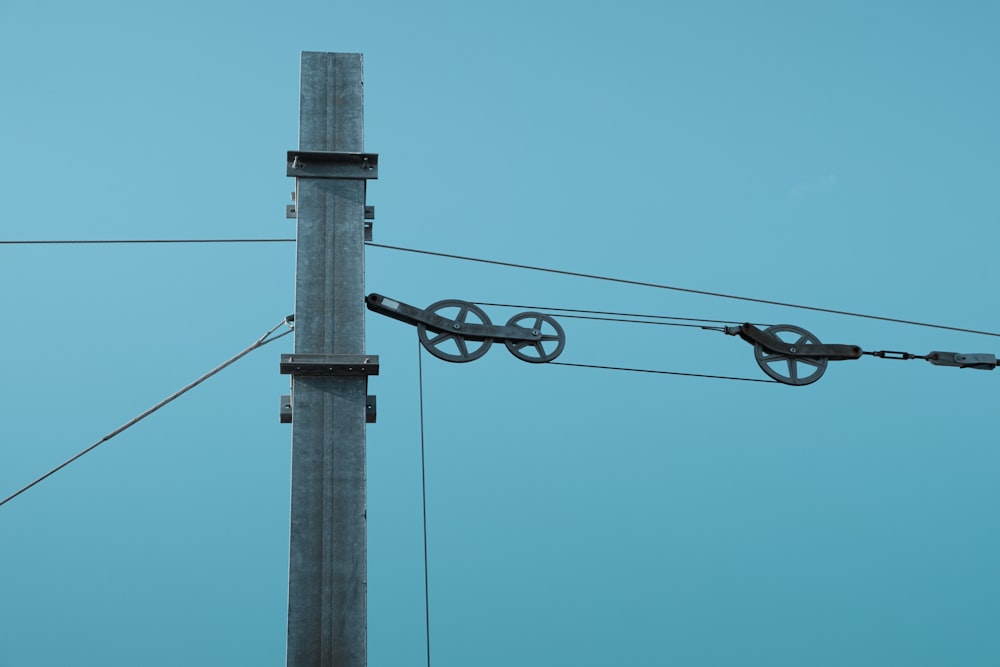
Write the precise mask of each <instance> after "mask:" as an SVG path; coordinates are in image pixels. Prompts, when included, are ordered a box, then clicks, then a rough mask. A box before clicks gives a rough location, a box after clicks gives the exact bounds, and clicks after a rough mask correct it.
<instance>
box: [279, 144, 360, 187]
mask: <svg viewBox="0 0 1000 667" xmlns="http://www.w3.org/2000/svg"><path fill="white" fill-rule="evenodd" d="M286 175H288V176H294V177H295V178H350V179H362V180H370V179H375V178H378V153H341V152H333V151H288V169H287V172H286Z"/></svg>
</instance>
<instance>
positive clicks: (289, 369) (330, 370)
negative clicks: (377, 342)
mask: <svg viewBox="0 0 1000 667" xmlns="http://www.w3.org/2000/svg"><path fill="white" fill-rule="evenodd" d="M281 374H282V375H299V376H305V375H309V376H319V377H324V376H325V377H333V376H368V375H378V355H363V354H283V355H281Z"/></svg>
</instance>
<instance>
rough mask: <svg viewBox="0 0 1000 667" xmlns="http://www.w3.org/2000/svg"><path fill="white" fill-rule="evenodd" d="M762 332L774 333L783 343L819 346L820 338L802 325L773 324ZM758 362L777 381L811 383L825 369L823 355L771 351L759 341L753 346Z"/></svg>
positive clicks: (800, 383) (820, 375)
mask: <svg viewBox="0 0 1000 667" xmlns="http://www.w3.org/2000/svg"><path fill="white" fill-rule="evenodd" d="M764 334H765V335H770V336H774V337H775V338H777V339H778V340H780V341H781V342H783V343H786V344H788V345H791V346H793V347H794V346H796V345H819V344H820V342H819V339H818V338H816V336H814V335H813V334H811V333H809V332H808V331H806V330H805V329H803V328H801V327H796V326H793V325H791V324H776V325H774V326H773V327H768V328H767V329H764ZM753 353H754V356H755V357H756V358H757V365H758V366H760V368H761V370H763V371H764V372H765V373H767V374H768V375H770V376H771V377H772V378H774V379H775V380H777V381H778V382H782V383H784V384H791V385H795V386H802V385H806V384H812V383H813V382H815V381H816V380H818V379H820V378H821V377H822V376H823V373H825V372H826V363H827V358H826V357H793V356H789V355H787V354H780V353H777V352H771V351H769V350H767V349H765V348H764V346H762V345H761V344H760V343H755V344H754V347H753Z"/></svg>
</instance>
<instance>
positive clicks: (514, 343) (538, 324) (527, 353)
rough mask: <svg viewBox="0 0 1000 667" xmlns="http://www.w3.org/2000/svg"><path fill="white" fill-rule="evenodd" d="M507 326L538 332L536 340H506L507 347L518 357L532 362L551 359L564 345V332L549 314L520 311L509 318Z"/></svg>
mask: <svg viewBox="0 0 1000 667" xmlns="http://www.w3.org/2000/svg"><path fill="white" fill-rule="evenodd" d="M507 326H509V327H521V328H522V329H527V330H529V331H531V332H533V333H534V332H538V333H539V334H541V338H539V339H538V340H508V341H505V344H506V345H507V349H508V350H510V353H511V354H513V355H514V356H515V357H517V358H518V359H521V360H523V361H528V362H531V363H533V364H543V363H545V362H546V361H552V360H553V359H555V358H556V357H558V356H559V355H560V354H562V351H563V348H564V347H565V346H566V334H565V332H563V328H562V327H561V326H559V323H558V322H556V321H555V318H553V317H552V316H551V315H545V314H544V313H521V314H520V315H515V316H514V317H512V318H510V320H509V321H508V322H507Z"/></svg>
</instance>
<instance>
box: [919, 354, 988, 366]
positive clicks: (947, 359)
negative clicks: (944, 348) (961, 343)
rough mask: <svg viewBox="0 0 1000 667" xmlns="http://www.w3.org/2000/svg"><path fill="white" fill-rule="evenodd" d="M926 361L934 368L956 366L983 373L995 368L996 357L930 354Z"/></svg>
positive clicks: (986, 355)
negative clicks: (974, 369)
mask: <svg viewBox="0 0 1000 667" xmlns="http://www.w3.org/2000/svg"><path fill="white" fill-rule="evenodd" d="M927 361H929V362H931V363H932V364H934V365H935V366H958V367H959V368H976V369H979V370H983V371H991V370H993V369H994V368H996V367H997V356H996V355H995V354H986V353H976V354H965V353H962V352H930V353H928V354H927Z"/></svg>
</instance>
